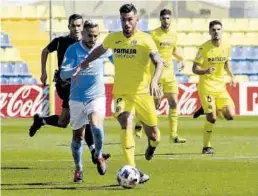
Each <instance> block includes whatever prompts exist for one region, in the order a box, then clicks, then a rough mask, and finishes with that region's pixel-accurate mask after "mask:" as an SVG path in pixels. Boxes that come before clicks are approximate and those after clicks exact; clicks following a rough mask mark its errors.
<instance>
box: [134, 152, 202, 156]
mask: <svg viewBox="0 0 258 196" xmlns="http://www.w3.org/2000/svg"><path fill="white" fill-rule="evenodd" d="M195 154H200V153H198V152H181V153H155V154H154V156H171V155H172V156H173V155H195ZM135 156H145V154H136V155H135Z"/></svg>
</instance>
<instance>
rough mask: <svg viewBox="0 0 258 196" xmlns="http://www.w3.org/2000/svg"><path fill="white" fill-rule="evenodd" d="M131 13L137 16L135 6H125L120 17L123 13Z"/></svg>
mask: <svg viewBox="0 0 258 196" xmlns="http://www.w3.org/2000/svg"><path fill="white" fill-rule="evenodd" d="M131 11H133V13H134V14H137V9H136V8H135V7H134V5H133V4H124V5H122V6H121V7H120V9H119V12H120V15H121V14H122V13H126V14H127V13H130V12H131Z"/></svg>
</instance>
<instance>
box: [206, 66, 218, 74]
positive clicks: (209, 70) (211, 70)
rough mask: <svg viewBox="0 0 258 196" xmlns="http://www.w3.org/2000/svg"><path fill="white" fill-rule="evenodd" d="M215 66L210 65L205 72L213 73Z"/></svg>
mask: <svg viewBox="0 0 258 196" xmlns="http://www.w3.org/2000/svg"><path fill="white" fill-rule="evenodd" d="M215 69H216V68H215V67H209V68H208V69H206V71H205V73H206V74H212V73H213V72H214V71H215Z"/></svg>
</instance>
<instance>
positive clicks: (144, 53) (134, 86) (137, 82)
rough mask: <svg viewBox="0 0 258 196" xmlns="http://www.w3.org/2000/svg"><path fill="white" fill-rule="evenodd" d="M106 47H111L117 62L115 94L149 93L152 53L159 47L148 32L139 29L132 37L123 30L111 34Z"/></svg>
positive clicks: (105, 42)
mask: <svg viewBox="0 0 258 196" xmlns="http://www.w3.org/2000/svg"><path fill="white" fill-rule="evenodd" d="M103 47H104V48H105V49H108V48H111V49H112V51H113V59H114V64H115V78H114V88H113V94H115V95H127V94H146V93H149V86H150V78H151V69H150V66H151V65H152V66H153V64H152V63H151V59H150V53H151V52H158V49H157V47H156V45H155V43H154V41H153V40H152V38H151V36H150V35H149V34H147V33H144V32H142V31H139V30H137V31H136V32H135V33H134V34H133V35H132V36H131V37H130V38H126V37H125V36H124V35H123V32H114V33H111V34H109V35H108V36H107V37H106V38H105V40H104V41H103Z"/></svg>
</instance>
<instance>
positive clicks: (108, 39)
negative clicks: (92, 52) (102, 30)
mask: <svg viewBox="0 0 258 196" xmlns="http://www.w3.org/2000/svg"><path fill="white" fill-rule="evenodd" d="M112 43H113V33H110V34H108V36H107V37H106V38H105V39H104V41H103V48H104V49H106V50H107V49H109V48H111V49H112V45H113V44H112Z"/></svg>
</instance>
